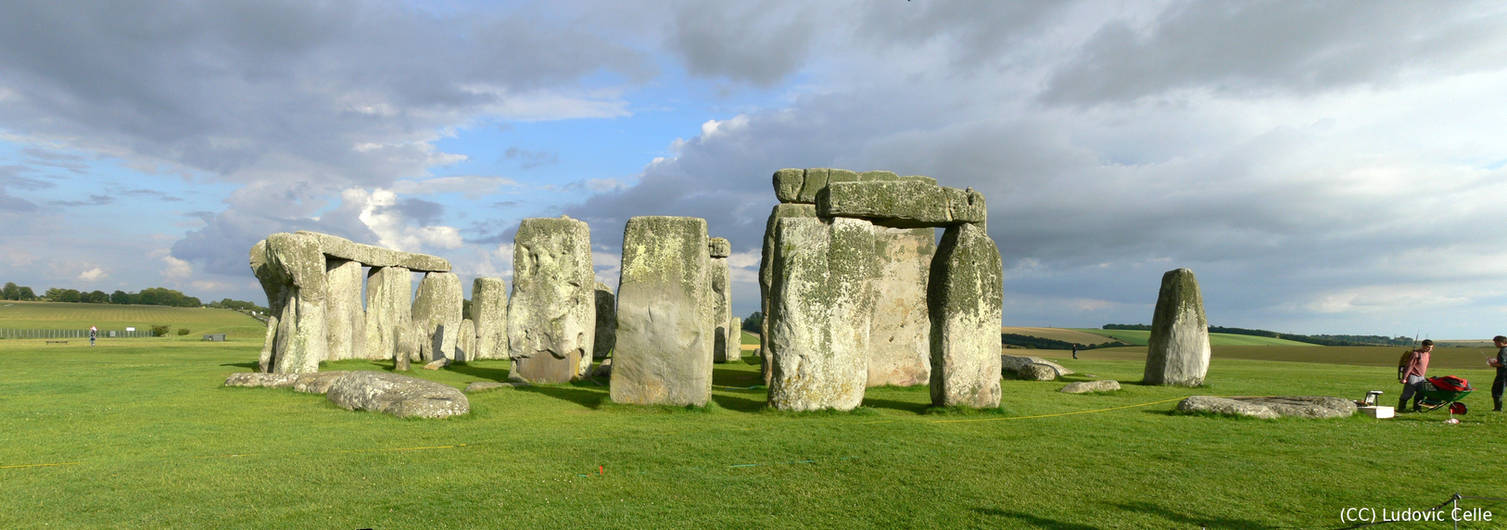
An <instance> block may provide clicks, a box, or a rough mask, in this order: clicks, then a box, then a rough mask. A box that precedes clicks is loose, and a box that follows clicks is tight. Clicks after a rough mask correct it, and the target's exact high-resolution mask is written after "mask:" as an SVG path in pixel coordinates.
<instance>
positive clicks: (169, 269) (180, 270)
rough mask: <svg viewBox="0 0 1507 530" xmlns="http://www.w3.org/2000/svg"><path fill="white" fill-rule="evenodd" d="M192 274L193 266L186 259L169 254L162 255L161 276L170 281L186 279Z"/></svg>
mask: <svg viewBox="0 0 1507 530" xmlns="http://www.w3.org/2000/svg"><path fill="white" fill-rule="evenodd" d="M193 274H194V267H193V265H192V264H190V263H189V262H187V261H184V260H181V259H178V258H175V257H173V256H171V255H166V254H164V255H163V256H162V277H163V278H164V279H167V280H172V281H183V280H187V279H188V278H189V276H192V275H193Z"/></svg>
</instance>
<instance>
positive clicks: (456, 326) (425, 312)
mask: <svg viewBox="0 0 1507 530" xmlns="http://www.w3.org/2000/svg"><path fill="white" fill-rule="evenodd" d="M464 310H465V298H464V295H463V294H462V293H461V287H460V277H459V276H456V275H455V273H453V272H431V273H427V274H425V275H424V279H423V280H421V281H419V291H418V293H416V294H414V297H413V313H412V314H413V321H414V322H416V323H419V324H421V325H423V326H424V329H425V332H426V336H425V337H422V339H423V340H421V341H420V342H419V346H420V347H421V348H422V349H421V350H420V351H419V360H421V361H424V362H426V363H427V362H429V361H433V360H436V359H454V358H455V340H456V338H458V337H459V336H460V335H459V333H458V332H459V331H460V321H461V317H462V315H461V313H462V312H463V311H464ZM441 327H443V328H444V330H443V332H442V331H441Z"/></svg>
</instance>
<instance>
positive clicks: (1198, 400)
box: [1177, 396, 1277, 420]
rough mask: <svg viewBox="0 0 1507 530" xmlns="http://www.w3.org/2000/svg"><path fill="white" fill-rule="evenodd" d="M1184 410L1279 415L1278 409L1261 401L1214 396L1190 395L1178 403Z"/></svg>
mask: <svg viewBox="0 0 1507 530" xmlns="http://www.w3.org/2000/svg"><path fill="white" fill-rule="evenodd" d="M1177 410H1179V411H1182V412H1211V413H1214V414H1227V415H1231V416H1249V417H1252V418H1261V419H1264V420H1269V419H1273V418H1276V417H1277V411H1274V410H1272V409H1271V407H1268V406H1266V405H1262V404H1259V403H1246V402H1244V401H1236V400H1233V399H1228V398H1222V397H1214V396H1190V397H1188V398H1187V399H1184V400H1182V402H1180V403H1178V404H1177Z"/></svg>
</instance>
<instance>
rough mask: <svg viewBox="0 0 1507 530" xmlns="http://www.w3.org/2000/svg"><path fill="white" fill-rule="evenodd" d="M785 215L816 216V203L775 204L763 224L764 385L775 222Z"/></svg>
mask: <svg viewBox="0 0 1507 530" xmlns="http://www.w3.org/2000/svg"><path fill="white" fill-rule="evenodd" d="M787 217H810V218H812V219H815V218H816V205H813V204H777V205H775V207H774V209H773V210H771V211H770V212H769V221H768V222H767V223H765V224H764V253H763V255H762V258H761V259H760V260H759V311H761V314H763V315H764V320H763V321H762V322H761V323H760V324H759V337H760V340H759V359H760V360H761V361H762V363H763V364H762V366H761V367H760V372H761V375H763V377H764V386H769V379H770V376H771V375H772V372H771V371H770V368H772V367H773V366H774V361H772V360H770V358H769V340H768V338H769V293H770V288H771V286H772V285H773V281H774V264H773V260H774V236H775V223H776V222H778V221H779V220H780V219H784V218H787Z"/></svg>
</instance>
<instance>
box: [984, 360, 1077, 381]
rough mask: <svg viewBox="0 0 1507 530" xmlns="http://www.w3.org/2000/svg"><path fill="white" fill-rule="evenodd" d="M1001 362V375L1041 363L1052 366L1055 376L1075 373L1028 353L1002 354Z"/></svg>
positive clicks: (1015, 372)
mask: <svg viewBox="0 0 1507 530" xmlns="http://www.w3.org/2000/svg"><path fill="white" fill-rule="evenodd" d="M999 364H1000V370H1001V372H1002V374H1001V375H1010V374H1018V373H1019V372H1020V371H1021V370H1023V369H1025V367H1027V366H1030V365H1033V364H1039V365H1042V366H1046V367H1048V368H1051V370H1052V372H1053V374H1052V376H1053V377H1061V376H1064V375H1073V371H1072V370H1069V369H1067V368H1066V367H1064V366H1062V365H1060V364H1057V363H1054V362H1052V361H1048V360H1046V359H1043V358H1041V357H1032V356H1026V355H1000V356H999Z"/></svg>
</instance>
